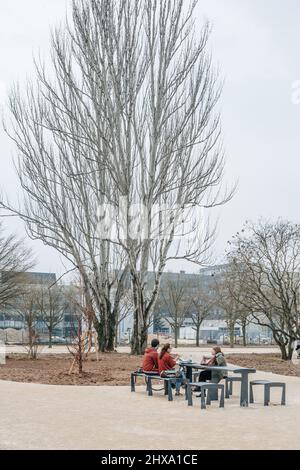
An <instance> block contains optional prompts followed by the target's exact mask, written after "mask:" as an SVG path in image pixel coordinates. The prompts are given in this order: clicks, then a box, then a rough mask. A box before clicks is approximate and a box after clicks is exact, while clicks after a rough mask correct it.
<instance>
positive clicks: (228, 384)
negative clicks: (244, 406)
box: [225, 376, 242, 398]
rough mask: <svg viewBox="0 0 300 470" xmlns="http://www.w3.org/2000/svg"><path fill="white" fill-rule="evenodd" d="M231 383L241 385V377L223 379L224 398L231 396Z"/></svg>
mask: <svg viewBox="0 0 300 470" xmlns="http://www.w3.org/2000/svg"><path fill="white" fill-rule="evenodd" d="M233 382H240V383H242V377H233V376H230V377H226V378H225V398H230V395H232V394H233Z"/></svg>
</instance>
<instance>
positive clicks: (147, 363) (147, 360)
mask: <svg viewBox="0 0 300 470" xmlns="http://www.w3.org/2000/svg"><path fill="white" fill-rule="evenodd" d="M158 346H159V341H158V339H153V340H152V342H151V348H147V349H146V351H145V354H144V358H143V365H142V369H143V372H154V373H158V352H157V349H158Z"/></svg>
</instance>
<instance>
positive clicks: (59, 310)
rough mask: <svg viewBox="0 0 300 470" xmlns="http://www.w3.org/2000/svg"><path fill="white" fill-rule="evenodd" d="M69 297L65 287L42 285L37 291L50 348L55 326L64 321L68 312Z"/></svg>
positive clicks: (39, 307)
mask: <svg viewBox="0 0 300 470" xmlns="http://www.w3.org/2000/svg"><path fill="white" fill-rule="evenodd" d="M66 305H67V299H66V297H65V292H64V287H63V286H61V285H56V286H54V287H52V288H51V286H50V285H42V286H41V287H40V288H39V289H38V291H37V306H38V309H39V319H40V320H41V321H42V322H43V323H44V324H45V326H46V328H47V330H48V337H49V348H52V338H53V333H54V330H55V328H56V327H57V326H58V325H59V324H60V323H61V322H62V321H63V319H64V314H65V312H66Z"/></svg>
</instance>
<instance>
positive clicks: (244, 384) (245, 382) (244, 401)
mask: <svg viewBox="0 0 300 470" xmlns="http://www.w3.org/2000/svg"><path fill="white" fill-rule="evenodd" d="M178 364H179V365H180V366H182V367H185V369H186V378H187V379H188V380H189V381H190V382H193V369H196V370H211V371H212V370H215V371H218V370H219V371H225V372H233V373H234V374H241V396H240V405H241V406H242V407H245V406H248V403H249V374H255V372H256V369H253V368H247V367H233V366H226V367H220V366H208V365H205V364H200V363H197V362H190V361H179V362H178ZM212 399H213V398H212Z"/></svg>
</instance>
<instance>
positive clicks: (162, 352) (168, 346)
mask: <svg viewBox="0 0 300 470" xmlns="http://www.w3.org/2000/svg"><path fill="white" fill-rule="evenodd" d="M170 347H171V345H170V343H167V344H165V345H164V346H163V347H162V349H161V351H160V355H159V358H160V359H162V358H163V357H164V355H165V354H166V352H167V351H168V349H170Z"/></svg>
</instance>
